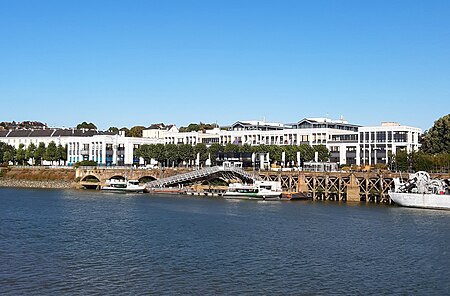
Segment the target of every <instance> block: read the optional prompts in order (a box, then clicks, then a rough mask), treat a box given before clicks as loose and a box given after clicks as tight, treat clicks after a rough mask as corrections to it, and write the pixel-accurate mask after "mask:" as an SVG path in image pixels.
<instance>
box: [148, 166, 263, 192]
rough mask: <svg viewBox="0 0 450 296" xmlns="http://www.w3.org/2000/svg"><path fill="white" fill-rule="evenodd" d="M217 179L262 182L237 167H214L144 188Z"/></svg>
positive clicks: (153, 183)
mask: <svg viewBox="0 0 450 296" xmlns="http://www.w3.org/2000/svg"><path fill="white" fill-rule="evenodd" d="M218 177H222V178H223V179H227V180H231V179H240V180H242V181H251V182H253V181H255V180H262V179H261V177H260V176H259V175H254V174H252V173H250V172H246V171H244V170H243V169H242V168H239V167H227V166H214V167H208V168H204V169H200V170H196V171H192V172H188V173H184V174H179V175H175V176H171V177H167V178H162V179H159V180H155V181H151V182H149V183H146V184H145V186H146V187H147V188H154V187H165V186H171V185H178V184H183V183H187V182H196V181H200V180H205V179H211V178H218Z"/></svg>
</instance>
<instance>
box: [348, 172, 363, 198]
mask: <svg viewBox="0 0 450 296" xmlns="http://www.w3.org/2000/svg"><path fill="white" fill-rule="evenodd" d="M359 194H360V191H359V186H358V180H357V179H356V177H355V175H353V174H351V175H350V182H349V184H348V185H347V201H349V202H359V201H360V200H361V198H360V196H359Z"/></svg>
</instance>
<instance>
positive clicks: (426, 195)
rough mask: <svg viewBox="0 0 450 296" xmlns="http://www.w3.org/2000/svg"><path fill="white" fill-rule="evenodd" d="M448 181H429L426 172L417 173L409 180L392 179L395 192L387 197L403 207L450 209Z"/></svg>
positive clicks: (391, 192)
mask: <svg viewBox="0 0 450 296" xmlns="http://www.w3.org/2000/svg"><path fill="white" fill-rule="evenodd" d="M448 182H449V180H439V179H434V180H433V179H431V178H430V175H429V174H428V173H427V172H417V173H415V174H411V175H410V176H409V180H408V181H406V182H404V183H403V182H401V181H400V179H398V178H396V179H394V184H395V190H394V191H390V192H389V197H390V198H391V200H392V201H394V202H395V203H396V204H398V205H400V206H404V207H415V208H428V209H450V192H449V185H448Z"/></svg>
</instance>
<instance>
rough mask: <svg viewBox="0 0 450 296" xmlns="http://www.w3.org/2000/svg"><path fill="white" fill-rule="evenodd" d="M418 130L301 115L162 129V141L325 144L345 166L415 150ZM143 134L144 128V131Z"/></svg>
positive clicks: (408, 127)
mask: <svg viewBox="0 0 450 296" xmlns="http://www.w3.org/2000/svg"><path fill="white" fill-rule="evenodd" d="M421 134H422V130H421V129H420V128H416V127H410V126H403V125H400V124H398V123H392V122H390V123H382V124H381V126H371V127H364V126H360V125H356V124H350V123H348V122H347V121H346V120H344V119H343V118H341V119H338V120H332V119H329V118H304V119H302V120H300V121H298V122H296V123H291V124H282V123H268V122H264V121H237V122H235V123H234V124H232V125H231V126H230V127H228V128H227V129H219V128H215V129H212V130H205V131H199V132H179V131H178V130H172V131H165V132H164V135H163V137H161V138H160V140H163V141H164V143H165V144H190V145H196V144H198V143H204V144H206V145H207V146H209V145H211V144H214V143H218V144H221V145H227V144H236V145H245V144H247V145H251V146H257V145H262V144H264V145H301V144H307V145H310V146H315V145H325V146H326V147H327V148H328V149H329V150H330V152H331V159H330V160H331V161H332V162H336V163H339V164H342V165H343V164H346V165H352V164H355V165H366V164H367V165H372V164H377V163H378V164H379V163H384V164H387V163H388V161H389V155H390V154H395V153H396V152H397V151H398V150H401V149H404V150H406V151H407V152H411V151H417V150H418V148H419V146H420V144H419V139H420V135H421ZM144 135H145V131H144Z"/></svg>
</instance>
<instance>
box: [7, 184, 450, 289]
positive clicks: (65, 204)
mask: <svg viewBox="0 0 450 296" xmlns="http://www.w3.org/2000/svg"><path fill="white" fill-rule="evenodd" d="M449 279H450V211H437V210H421V209H408V208H400V207H391V206H383V205H352V204H345V203H333V202H329V203H328V202H311V201H297V202H255V201H227V200H223V199H220V198H200V197H187V196H182V197H181V196H158V195H145V194H136V195H128V194H127V195H121V194H108V193H103V192H95V191H76V190H27V189H0V294H1V295H93V294H94V295H105V294H109V295H141V294H143V295H150V294H153V295H161V294H164V295H177V294H184V295H186V294H188V295H261V294H263V295H349V294H350V295H367V294H372V295H383V294H384V295H395V294H399V295H448V294H449V293H450V280H449Z"/></svg>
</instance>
